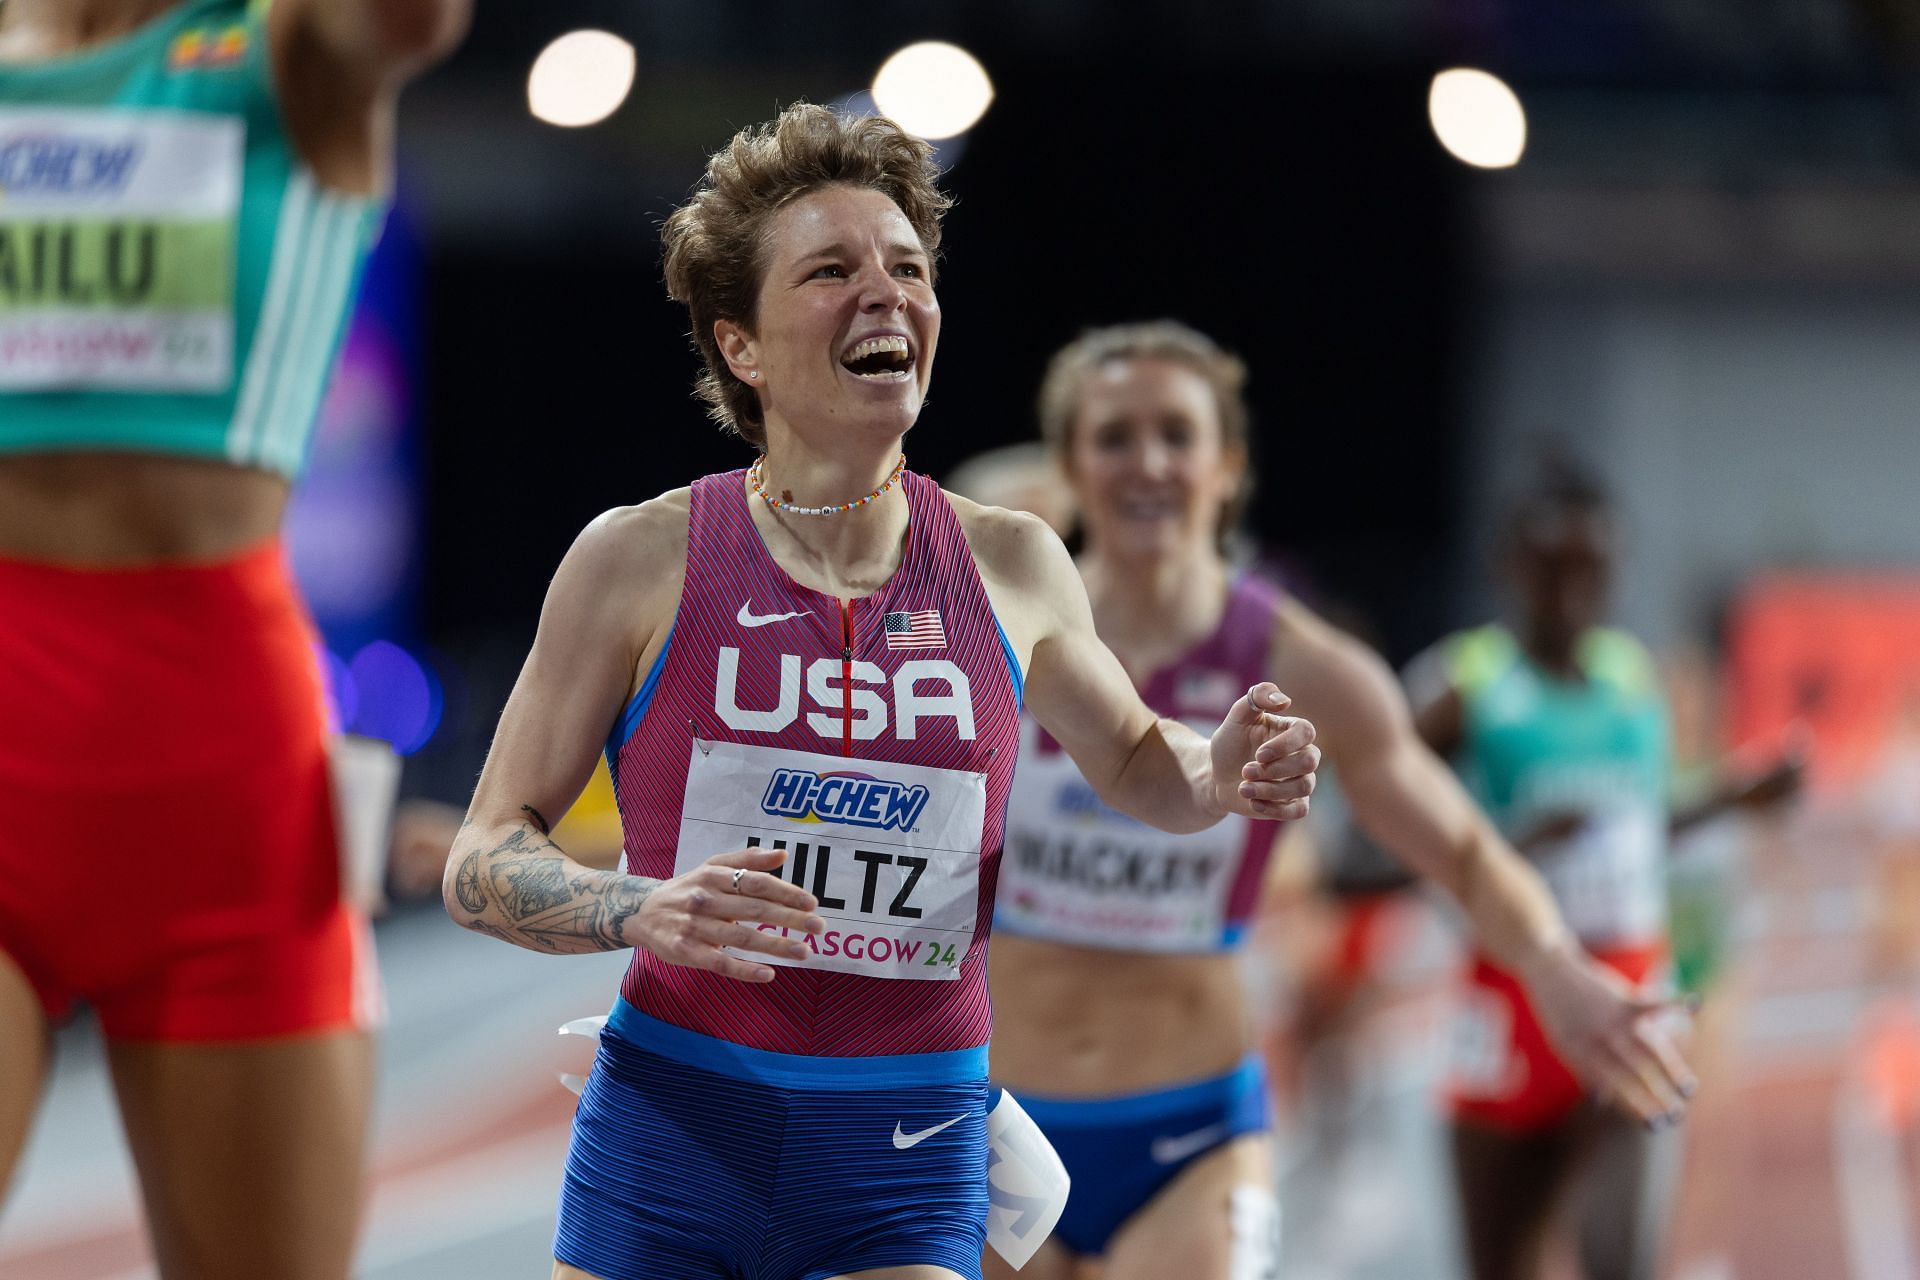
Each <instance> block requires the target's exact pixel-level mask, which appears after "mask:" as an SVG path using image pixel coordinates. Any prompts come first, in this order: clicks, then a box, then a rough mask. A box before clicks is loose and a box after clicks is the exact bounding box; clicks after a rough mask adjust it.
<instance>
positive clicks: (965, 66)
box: [873, 40, 993, 142]
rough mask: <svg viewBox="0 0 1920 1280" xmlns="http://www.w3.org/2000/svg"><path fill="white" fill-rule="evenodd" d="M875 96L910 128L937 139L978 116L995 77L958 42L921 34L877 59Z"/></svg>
mask: <svg viewBox="0 0 1920 1280" xmlns="http://www.w3.org/2000/svg"><path fill="white" fill-rule="evenodd" d="M873 101H874V104H875V105H876V106H878V107H879V108H880V111H881V114H883V115H886V116H889V117H891V118H892V120H893V122H894V123H895V124H897V125H899V126H900V127H901V128H902V129H905V130H906V131H907V132H908V133H911V134H913V135H914V136H915V137H919V138H925V139H926V140H927V141H929V142H936V141H938V140H940V139H941V138H951V137H955V136H957V135H959V134H962V133H965V132H966V131H967V130H969V129H971V128H973V126H974V125H976V124H978V123H979V122H980V117H981V116H983V115H985V114H986V113H987V108H988V107H989V106H991V105H992V103H993V81H991V80H989V79H988V78H987V69H986V68H985V67H983V66H981V65H980V60H979V59H978V58H976V57H974V56H973V55H972V54H970V53H968V52H967V51H966V50H965V49H962V48H961V47H960V46H959V45H954V44H947V43H946V42H945V41H941V40H923V41H921V42H920V43H919V44H910V45H908V46H907V47H906V48H904V49H901V50H899V51H897V52H896V53H894V55H893V56H892V57H890V58H888V59H887V60H886V61H885V62H883V63H881V64H880V70H879V71H878V72H876V73H875V74H874V77H873Z"/></svg>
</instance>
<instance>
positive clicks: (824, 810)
mask: <svg viewBox="0 0 1920 1280" xmlns="http://www.w3.org/2000/svg"><path fill="white" fill-rule="evenodd" d="M929 796H930V793H929V792H928V790H927V789H926V788H925V787H923V786H919V785H918V784H909V783H904V782H889V781H888V780H887V779H885V778H876V777H874V776H873V775H871V774H866V773H814V772H812V771H810V770H806V769H776V770H774V774H773V777H771V778H769V779H768V780H767V791H766V794H765V795H763V796H761V797H760V808H761V809H762V810H763V811H764V812H766V813H769V814H772V815H773V816H774V817H776V818H790V819H792V820H794V821H798V822H807V821H814V822H838V823H840V824H842V825H843V826H849V827H875V828H878V829H880V830H883V831H884V830H893V831H911V830H913V827H914V824H915V823H917V822H919V821H920V815H921V813H922V812H923V811H924V810H925V809H926V807H927V800H928V798H929Z"/></svg>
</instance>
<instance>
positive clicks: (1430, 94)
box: [1427, 67, 1527, 169]
mask: <svg viewBox="0 0 1920 1280" xmlns="http://www.w3.org/2000/svg"><path fill="white" fill-rule="evenodd" d="M1427 118H1428V119H1429V120H1431V121H1432V122H1433V132H1434V136H1435V137H1437V138H1439V139H1440V145H1441V146H1443V147H1445V148H1446V149H1447V150H1448V151H1449V152H1450V153H1451V154H1452V155H1453V157H1454V158H1455V159H1457V160H1461V161H1464V162H1465V163H1467V164H1470V165H1473V166H1474V167H1476V168H1480V169H1507V168H1511V167H1512V166H1514V165H1516V164H1518V163H1520V154H1521V153H1522V152H1523V151H1525V150H1526V149H1527V113H1526V112H1525V111H1523V110H1522V109H1521V107H1520V99H1519V97H1518V96H1516V95H1515V94H1514V92H1513V90H1512V89H1509V88H1508V87H1507V84H1506V82H1505V81H1504V80H1502V79H1500V77H1498V76H1495V75H1490V74H1488V73H1487V72H1485V71H1476V70H1474V69H1472V68H1471V67H1454V68H1451V69H1450V70H1446V71H1442V72H1441V73H1440V74H1438V75H1436V76H1435V77H1434V78H1433V87H1432V88H1430V89H1429V90H1428V91H1427Z"/></svg>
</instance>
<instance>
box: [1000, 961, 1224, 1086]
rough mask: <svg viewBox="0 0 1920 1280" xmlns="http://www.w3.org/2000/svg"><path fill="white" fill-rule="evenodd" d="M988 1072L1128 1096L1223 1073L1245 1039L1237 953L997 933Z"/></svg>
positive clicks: (1010, 1081) (1007, 1080)
mask: <svg viewBox="0 0 1920 1280" xmlns="http://www.w3.org/2000/svg"><path fill="white" fill-rule="evenodd" d="M989 966H990V978H991V985H992V989H993V1018H994V1038H993V1076H994V1079H995V1080H996V1081H997V1082H998V1083H1000V1084H1003V1085H1005V1086H1006V1087H1007V1088H1009V1089H1011V1090H1013V1091H1014V1092H1015V1093H1016V1094H1018V1093H1020V1092H1022V1091H1023V1090H1024V1091H1027V1092H1030V1093H1036V1094H1044V1095H1047V1096H1051V1097H1069V1098H1074V1097H1100V1096H1104V1095H1112V1094H1119V1093H1137V1092H1143V1091H1145V1090H1149V1089H1155V1088H1159V1087H1162V1086H1165V1085H1170V1084H1177V1083H1181V1082H1184V1081H1190V1080H1197V1079H1203V1078H1206V1077H1209V1076H1217V1075H1220V1074H1223V1073H1225V1072H1227V1071H1231V1070H1232V1069H1233V1067H1234V1065H1235V1064H1236V1063H1238V1062H1239V1061H1240V1060H1241V1059H1242V1058H1244V1057H1245V1056H1246V1054H1247V1051H1248V1049H1249V1048H1251V1047H1252V1043H1253V1034H1252V1028H1251V1025H1250V1022H1249V1019H1248V1016H1247V1006H1246V992H1245V989H1244V986H1243V984H1242V982H1241V979H1240V959H1239V957H1238V956H1237V955H1236V954H1234V953H1232V952H1212V953H1207V954H1204V955H1148V954H1139V953H1129V952H1124V951H1106V950H1098V949H1095V948H1091V947H1070V946H1062V945H1060V944H1058V943H1053V942H1041V941H1038V940H1036V939H1033V938H1022V937H1018V936H1015V935H1012V934H1006V933H1002V934H998V935H996V936H995V937H994V940H993V946H992V948H991V959H990V962H989Z"/></svg>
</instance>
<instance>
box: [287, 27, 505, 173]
mask: <svg viewBox="0 0 1920 1280" xmlns="http://www.w3.org/2000/svg"><path fill="white" fill-rule="evenodd" d="M472 12H473V4H472V0H273V7H272V8H271V9H269V10H268V11H267V43H268V46H269V50H270V55H271V61H272V66H273V77H274V83H275V87H276V91H277V95H278V97H279V101H280V108H281V113H282V115H283V117H284V118H285V120H286V124H287V132H288V134H289V135H290V136H291V137H292V139H293V142H294V145H295V147H296V148H297V149H298V151H299V153H300V158H301V159H302V160H304V161H305V162H306V163H307V165H308V167H309V168H311V169H312V170H313V172H314V174H315V176H316V177H318V178H319V179H320V182H321V183H322V185H324V186H328V187H331V188H334V189H336V190H339V191H348V192H356V193H359V194H363V195H365V194H376V193H380V192H384V191H385V190H386V188H387V186H388V183H389V174H388V171H389V169H390V168H391V167H392V162H393V134H394V106H395V103H396V102H397V101H398V98H399V94H400V89H401V87H402V86H403V85H405V84H406V82H407V81H408V80H409V79H411V78H412V77H413V76H415V75H418V74H419V73H420V72H422V71H424V70H426V69H427V68H428V67H430V66H432V65H433V64H434V63H435V62H438V61H439V60H440V59H441V58H443V57H445V56H446V55H447V54H449V53H451V52H452V51H453V49H454V47H455V46H456V45H458V44H459V43H460V40H461V38H462V37H464V36H465V35H466V31H467V25H468V22H469V20H470V19H471V17H472Z"/></svg>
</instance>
